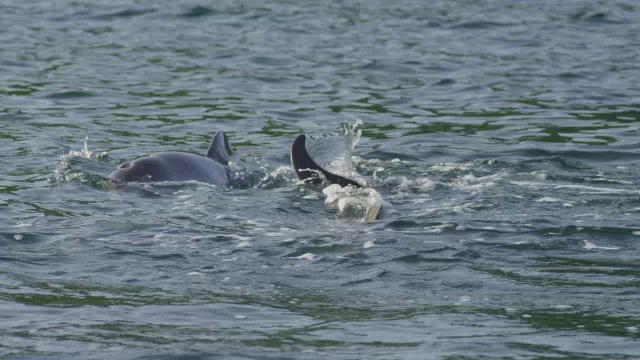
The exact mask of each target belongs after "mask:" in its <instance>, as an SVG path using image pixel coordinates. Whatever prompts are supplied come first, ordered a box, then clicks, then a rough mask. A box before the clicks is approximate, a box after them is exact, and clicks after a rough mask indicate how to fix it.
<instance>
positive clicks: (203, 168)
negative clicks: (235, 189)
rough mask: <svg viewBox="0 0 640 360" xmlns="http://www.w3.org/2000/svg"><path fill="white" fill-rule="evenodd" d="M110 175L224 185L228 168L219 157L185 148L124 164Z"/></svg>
mask: <svg viewBox="0 0 640 360" xmlns="http://www.w3.org/2000/svg"><path fill="white" fill-rule="evenodd" d="M110 178H111V179H112V180H114V181H116V182H149V181H189V180H195V181H200V182H204V183H208V184H214V185H218V186H224V185H227V184H228V183H229V176H228V174H227V168H226V167H225V166H224V165H222V164H220V163H218V162H216V161H215V160H213V159H211V158H208V157H204V156H200V155H196V154H191V153H184V152H161V153H155V154H151V155H149V156H147V157H143V158H140V159H136V160H133V161H130V162H126V163H123V164H122V165H120V167H119V168H118V170H116V171H114V172H113V173H112V174H111V176H110Z"/></svg>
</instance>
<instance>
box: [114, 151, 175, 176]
mask: <svg viewBox="0 0 640 360" xmlns="http://www.w3.org/2000/svg"><path fill="white" fill-rule="evenodd" d="M165 177H166V176H165V172H164V171H163V166H162V160H161V159H158V158H155V157H152V156H150V157H145V158H141V159H137V160H133V161H125V162H123V163H122V164H120V165H119V166H118V169H117V170H116V171H114V172H112V173H111V175H109V179H111V181H113V182H115V183H127V182H149V181H163V180H167V179H166V178H165Z"/></svg>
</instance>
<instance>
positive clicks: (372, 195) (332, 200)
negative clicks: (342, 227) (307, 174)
mask: <svg viewBox="0 0 640 360" xmlns="http://www.w3.org/2000/svg"><path fill="white" fill-rule="evenodd" d="M322 193H324V194H325V196H326V199H325V201H324V203H325V204H326V205H327V206H330V207H333V208H336V209H337V210H338V213H339V214H340V215H342V216H345V217H352V218H359V219H360V221H362V222H371V221H374V220H376V219H377V218H378V215H379V214H380V211H381V210H382V207H383V205H384V204H385V202H384V200H382V196H380V194H379V193H378V192H377V191H376V190H374V189H372V188H355V187H353V186H347V187H341V186H340V185H337V184H333V185H330V186H327V187H326V188H324V189H323V190H322Z"/></svg>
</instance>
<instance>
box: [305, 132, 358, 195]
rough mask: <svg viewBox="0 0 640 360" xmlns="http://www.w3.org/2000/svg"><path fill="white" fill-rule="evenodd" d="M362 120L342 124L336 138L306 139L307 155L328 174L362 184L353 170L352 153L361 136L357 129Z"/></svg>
mask: <svg viewBox="0 0 640 360" xmlns="http://www.w3.org/2000/svg"><path fill="white" fill-rule="evenodd" d="M361 125H362V120H357V121H356V122H355V123H352V124H344V125H343V126H342V128H341V131H340V134H339V135H338V136H323V137H319V138H315V139H314V138H311V139H307V142H306V147H307V151H308V152H309V155H310V156H311V158H313V160H314V161H315V162H316V163H318V165H320V166H322V167H323V168H325V169H327V170H328V171H329V172H332V173H334V174H337V175H340V176H344V177H346V178H349V179H352V180H356V181H359V182H362V180H363V178H362V176H361V175H360V174H358V173H356V172H355V171H354V170H353V159H352V153H353V149H355V147H356V145H357V144H358V142H359V141H360V137H361V136H362V130H360V129H359V127H360V126H361Z"/></svg>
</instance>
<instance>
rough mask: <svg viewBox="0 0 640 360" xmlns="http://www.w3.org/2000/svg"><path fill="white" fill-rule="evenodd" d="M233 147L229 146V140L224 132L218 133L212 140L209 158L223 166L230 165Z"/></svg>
mask: <svg viewBox="0 0 640 360" xmlns="http://www.w3.org/2000/svg"><path fill="white" fill-rule="evenodd" d="M231 154H233V152H232V151H231V147H230V146H229V140H228V139H227V135H226V134H225V133H224V131H222V130H220V131H218V132H217V133H216V134H215V135H214V136H213V140H211V145H210V146H209V151H207V157H208V158H211V159H213V160H215V161H217V162H219V163H220V164H222V165H228V164H229V160H231Z"/></svg>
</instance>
